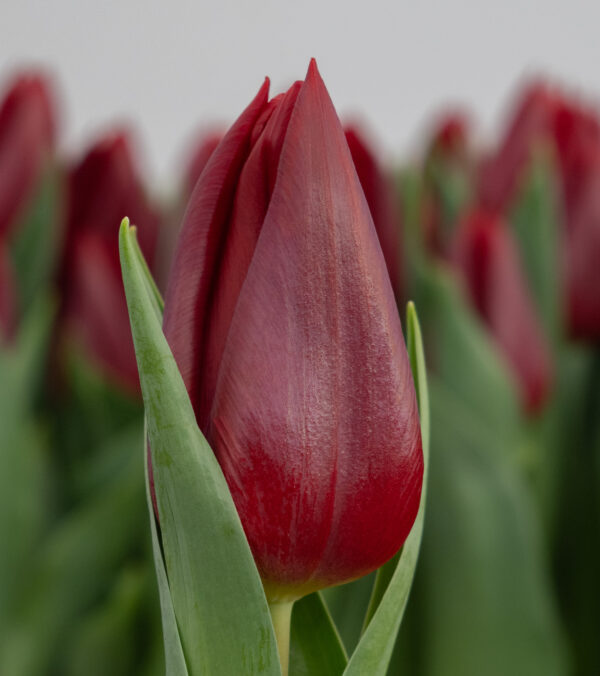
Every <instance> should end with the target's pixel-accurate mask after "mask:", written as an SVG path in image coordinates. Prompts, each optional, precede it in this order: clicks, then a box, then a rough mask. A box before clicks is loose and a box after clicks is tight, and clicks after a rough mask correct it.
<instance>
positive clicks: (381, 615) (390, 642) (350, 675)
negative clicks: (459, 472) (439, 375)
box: [344, 303, 429, 676]
mask: <svg viewBox="0 0 600 676" xmlns="http://www.w3.org/2000/svg"><path fill="white" fill-rule="evenodd" d="M407 336H408V341H407V342H408V353H409V357H410V363H411V367H412V370H413V378H414V381H415V388H416V392H417V400H418V403H419V412H420V416H421V436H422V439H423V456H424V461H425V472H424V475H423V490H422V494H421V504H420V506H419V512H418V514H417V518H416V520H415V523H414V525H413V527H412V530H411V532H410V534H409V536H408V538H407V539H406V542H405V543H404V547H403V548H402V553H401V555H400V556H399V559H398V561H397V564H396V566H395V569H394V570H393V573H392V574H391V575H390V572H391V568H390V567H391V566H393V565H394V563H390V562H388V564H386V565H385V566H383V567H382V569H380V572H379V573H378V577H381V579H382V580H383V579H384V578H388V577H389V583H388V584H387V587H386V588H385V590H384V584H383V582H381V583H379V584H378V583H377V581H376V584H375V588H374V597H373V599H372V603H371V606H370V610H369V612H368V614H369V615H370V616H371V619H370V622H369V623H368V626H367V627H366V629H365V632H364V634H363V636H362V638H361V640H360V641H359V643H358V646H357V647H356V650H355V651H354V653H353V654H352V656H351V657H350V662H349V663H348V666H347V668H346V670H345V671H344V676H365V675H366V674H368V675H369V676H384V675H385V673H386V672H387V668H388V665H389V662H390V659H391V656H392V651H393V649H394V643H395V641H396V636H397V634H398V629H399V627H400V623H401V621H402V616H403V615H404V610H405V608H406V603H407V602H408V596H409V593H410V588H411V585H412V581H413V577H414V574H415V568H416V566H417V559H418V556H419V548H420V545H421V536H422V533H423V522H424V518H425V502H426V497H427V475H428V468H429V398H428V392H427V377H426V371H425V356H424V353H423V343H422V338H421V329H420V326H419V320H418V317H417V313H416V310H415V306H414V305H413V303H409V304H408V308H407ZM392 561H393V560H392ZM388 566H389V567H388Z"/></svg>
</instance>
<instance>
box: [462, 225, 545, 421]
mask: <svg viewBox="0 0 600 676" xmlns="http://www.w3.org/2000/svg"><path fill="white" fill-rule="evenodd" d="M455 260H456V261H457V263H458V265H459V267H460V269H461V270H462V271H463V274H464V275H465V278H466V282H467V286H468V289H469V292H470V295H471V298H472V300H473V303H474V305H475V306H476V308H477V309H478V311H479V313H480V315H481V316H482V318H483V320H484V321H485V323H486V324H487V326H488V328H489V330H490V333H491V334H492V336H493V338H494V340H495V341H496V343H497V344H498V346H499V348H500V350H501V352H502V354H503V355H504V357H505V359H507V361H508V362H509V363H510V364H511V366H512V371H513V374H514V377H515V379H516V382H517V385H518V387H519V391H520V394H521V398H522V401H523V405H524V408H525V410H527V411H528V412H530V413H535V412H536V411H538V410H539V409H540V408H541V406H542V405H543V404H544V402H545V401H546V399H547V396H548V393H549V389H550V384H551V380H552V367H551V361H550V354H549V349H548V345H547V342H546V339H545V337H544V334H543V332H542V329H541V326H540V323H539V320H538V317H537V314H536V310H535V306H534V303H533V300H532V298H531V295H530V293H529V289H528V286H527V282H526V280H525V278H524V275H523V272H522V269H521V262H520V259H519V254H518V250H517V247H516V245H515V242H514V241H513V239H512V236H511V233H510V231H509V230H508V229H507V228H506V227H505V224H504V223H502V222H501V221H500V220H499V219H498V218H496V217H494V216H491V215H490V214H487V213H485V212H475V213H472V214H471V215H470V216H469V217H468V218H467V220H466V221H465V223H464V224H463V227H462V228H461V229H460V230H459V232H458V234H457V241H456V250H455Z"/></svg>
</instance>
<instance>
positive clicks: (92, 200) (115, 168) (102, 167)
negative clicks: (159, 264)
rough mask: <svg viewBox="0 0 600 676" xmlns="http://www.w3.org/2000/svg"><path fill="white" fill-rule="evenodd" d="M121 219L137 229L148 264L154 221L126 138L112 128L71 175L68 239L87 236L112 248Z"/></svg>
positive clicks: (153, 242)
mask: <svg viewBox="0 0 600 676" xmlns="http://www.w3.org/2000/svg"><path fill="white" fill-rule="evenodd" d="M125 216H128V217H129V219H130V221H131V223H133V224H134V225H135V226H136V227H137V231H138V240H139V243H140V248H141V249H142V251H143V253H144V255H145V256H146V258H147V259H148V261H149V263H150V264H152V262H153V258H154V253H155V249H156V241H157V237H158V220H159V219H158V216H157V214H156V213H155V211H154V210H153V209H152V207H151V206H150V204H149V202H148V199H147V197H146V195H145V193H144V188H143V185H142V182H141V180H140V177H139V175H138V172H137V170H136V167H135V163H134V160H133V151H132V141H131V137H130V135H129V133H128V132H127V131H126V130H122V129H116V130H114V131H112V132H111V133H109V134H106V135H105V136H103V137H102V138H101V139H100V140H99V141H98V142H97V143H96V144H94V146H92V148H91V149H90V150H89V151H88V152H87V154H86V155H85V156H84V157H83V159H82V160H81V161H80V162H79V164H78V165H77V166H76V167H75V168H74V169H73V171H72V172H71V174H70V194H69V213H68V226H67V231H68V236H69V238H74V237H77V235H78V234H79V233H82V232H92V233H94V234H95V235H98V236H101V237H103V238H104V240H105V241H106V243H107V244H109V243H110V245H111V246H113V245H114V242H115V238H116V236H117V232H118V229H119V225H120V223H121V221H122V220H123V218H124V217H125ZM113 248H114V246H113ZM115 257H118V251H117V250H116V249H115Z"/></svg>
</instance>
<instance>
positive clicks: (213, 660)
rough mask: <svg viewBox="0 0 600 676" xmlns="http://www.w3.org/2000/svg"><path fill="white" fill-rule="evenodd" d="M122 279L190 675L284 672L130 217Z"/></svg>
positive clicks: (124, 231) (123, 237)
mask: <svg viewBox="0 0 600 676" xmlns="http://www.w3.org/2000/svg"><path fill="white" fill-rule="evenodd" d="M119 244H120V251H121V264H122V269H123V281H124V285H125V293H126V296H127V304H128V307H129V316H130V320H131V327H132V333H133V339H134V344H135V350H136V356H137V359H138V368H139V372H140V382H141V386H142V393H143V397H144V405H145V409H146V420H147V429H148V437H149V440H150V447H151V453H152V468H153V476H154V482H155V483H154V485H155V491H156V499H157V504H158V511H159V515H160V529H161V536H162V548H163V552H164V561H165V564H166V573H167V577H168V583H169V589H170V594H171V598H172V602H173V608H174V612H175V617H176V620H177V626H178V627H179V633H180V636H181V642H182V647H183V652H184V655H185V659H186V664H187V668H188V673H189V674H190V676H201V675H204V674H244V675H246V674H247V675H248V676H253V675H254V674H265V675H272V676H278V675H279V674H280V673H281V672H280V667H279V660H278V654H277V647H276V643H275V636H274V632H273V625H272V622H271V618H270V615H269V609H268V606H267V601H266V598H265V595H264V592H263V588H262V584H261V581H260V577H259V575H258V571H257V569H256V565H255V563H254V560H253V558H252V554H251V552H250V547H249V545H248V542H247V540H246V538H245V535H244V531H243V529H242V525H241V522H240V519H239V516H238V514H237V512H236V509H235V505H234V503H233V500H232V498H231V494H230V492H229V489H228V487H227V482H226V481H225V477H224V476H223V473H222V471H221V468H220V467H219V464H218V462H217V460H216V458H215V456H214V453H213V452H212V450H211V448H210V446H209V445H208V443H207V441H206V439H205V438H204V436H203V435H202V433H201V431H200V430H199V428H198V425H197V423H196V418H195V415H194V411H193V409H192V406H191V403H190V400H189V397H188V394H187V391H186V389H185V385H184V383H183V380H182V378H181V375H180V373H179V370H178V368H177V365H176V363H175V359H174V358H173V355H172V353H171V350H170V348H169V345H168V343H167V341H166V338H165V336H164V334H163V332H162V328H161V324H160V321H159V318H158V316H157V299H156V297H155V295H153V294H152V292H151V289H150V288H149V285H148V280H147V273H146V271H144V269H143V266H142V265H141V263H140V256H139V253H138V251H137V245H136V243H135V238H134V236H133V235H132V231H131V229H130V228H129V222H128V221H127V219H125V220H124V221H123V223H122V225H121V230H120V234H119Z"/></svg>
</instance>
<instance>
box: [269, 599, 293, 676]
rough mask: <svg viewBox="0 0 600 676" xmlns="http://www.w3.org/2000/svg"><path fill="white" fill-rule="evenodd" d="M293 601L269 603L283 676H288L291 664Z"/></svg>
mask: <svg viewBox="0 0 600 676" xmlns="http://www.w3.org/2000/svg"><path fill="white" fill-rule="evenodd" d="M293 607H294V602H293V601H286V602H283V603H269V610H270V611H271V620H272V621H273V628H274V629H275V639H276V640H277V650H278V651H279V662H280V664H281V674H282V676H288V670H289V662H290V627H291V624H292V608H293Z"/></svg>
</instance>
